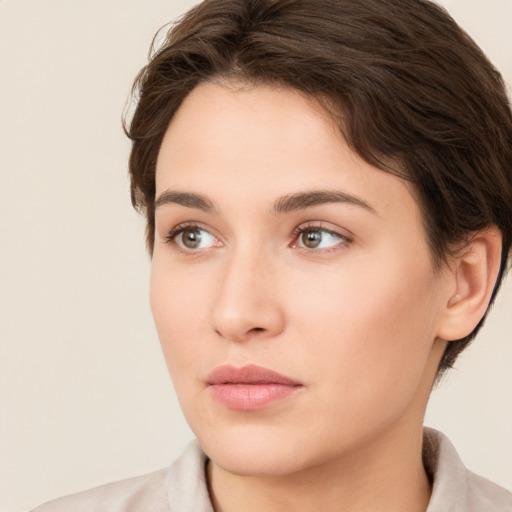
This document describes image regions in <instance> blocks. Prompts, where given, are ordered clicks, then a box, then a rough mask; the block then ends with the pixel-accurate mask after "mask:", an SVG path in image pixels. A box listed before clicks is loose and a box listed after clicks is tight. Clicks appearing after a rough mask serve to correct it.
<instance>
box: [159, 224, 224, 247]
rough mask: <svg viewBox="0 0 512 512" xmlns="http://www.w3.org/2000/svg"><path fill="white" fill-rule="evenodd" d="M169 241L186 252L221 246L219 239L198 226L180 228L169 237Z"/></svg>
mask: <svg viewBox="0 0 512 512" xmlns="http://www.w3.org/2000/svg"><path fill="white" fill-rule="evenodd" d="M168 241H169V242H173V243H175V244H177V245H178V246H179V247H180V248H181V249H184V250H186V251H194V250H200V249H209V248H211V247H215V246H216V245H218V244H219V241H218V240H217V238H215V237H214V236H213V235H212V234H211V233H209V232H208V231H206V230H205V229H202V228H200V227H198V226H187V227H183V228H178V229H176V230H174V231H173V232H172V233H171V234H170V235H169V236H168Z"/></svg>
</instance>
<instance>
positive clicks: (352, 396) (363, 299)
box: [290, 261, 435, 414]
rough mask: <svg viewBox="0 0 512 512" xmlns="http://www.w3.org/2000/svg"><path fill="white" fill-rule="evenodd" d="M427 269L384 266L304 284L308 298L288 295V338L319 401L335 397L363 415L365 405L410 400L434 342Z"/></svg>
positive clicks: (399, 404)
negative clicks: (291, 324)
mask: <svg viewBox="0 0 512 512" xmlns="http://www.w3.org/2000/svg"><path fill="white" fill-rule="evenodd" d="M372 268H373V270H372ZM429 268H430V267H429V265H428V264H425V265H420V266H419V267H418V268H416V266H413V267H410V266H409V267H408V265H407V264H405V263H404V262H403V261H401V262H397V263H396V264H395V265H391V264H389V261H388V264H386V265H382V266H379V265H375V264H374V265H373V267H369V266H368V267H366V268H365V270H364V271H359V272H357V271H355V269H347V271H340V272H338V273H333V275H332V276H327V277H326V278H325V279H317V280H314V279H313V280H311V279H309V280H308V282H309V287H308V288H307V289H308V293H306V294H302V295H301V296H298V295H297V294H296V293H295V295H294V297H295V299H294V302H293V304H292V305H291V306H290V309H291V310H293V311H294V319H295V323H296V327H295V328H296V329H297V331H298V332H297V333H296V337H297V338H298V339H302V340H304V341H305V342H306V343H307V347H305V354H304V357H308V359H307V360H308V361H309V362H310V365H311V367H314V368H316V369H317V370H316V372H315V373H316V376H317V377H318V382H317V384H318V385H319V386H322V385H324V384H325V387H324V388H323V393H325V397H326V399H327V397H330V399H331V400H332V394H333V393H337V394H339V397H340V398H339V402H340V403H341V402H343V403H344V404H345V405H346V406H347V408H350V409H351V410H352V411H356V410H359V411H360V412H361V414H366V413H367V412H368V410H366V411H365V404H366V405H367V406H368V408H369V409H373V410H374V411H376V410H379V409H380V408H390V407H392V408H393V407H394V408H400V407H403V406H405V405H406V402H407V401H408V400H410V399H411V398H412V395H413V393H414V392H415V390H416V388H417V387H418V385H419V382H420V380H421V377H422V374H423V371H424V368H425V366H426V364H427V360H428V357H429V354H430V349H431V346H432V343H433V341H434V332H435V329H434V325H435V315H434V314H433V310H432V307H431V304H432V302H433V300H432V289H431V287H432V283H431V278H430V271H429ZM309 277H310V278H311V276H309ZM312 282H313V283H315V284H314V286H312V285H311V283H312ZM303 284H306V283H303ZM297 285H298V283H297ZM304 289H306V288H304ZM292 337H293V336H292ZM390 391H393V392H392V393H390ZM335 400H337V401H338V399H336V397H335ZM391 402H393V403H391Z"/></svg>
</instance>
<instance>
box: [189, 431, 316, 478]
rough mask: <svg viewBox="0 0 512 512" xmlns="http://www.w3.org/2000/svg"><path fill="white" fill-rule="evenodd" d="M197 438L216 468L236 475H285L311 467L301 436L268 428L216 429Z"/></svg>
mask: <svg viewBox="0 0 512 512" xmlns="http://www.w3.org/2000/svg"><path fill="white" fill-rule="evenodd" d="M196 435H197V434H196ZM197 438H198V440H199V443H200V444H201V447H202V448H203V450H204V452H205V453H206V455H207V456H208V457H209V458H210V459H211V460H212V461H213V462H214V463H215V464H216V465H218V466H219V467H221V468H222V469H224V470H225V471H228V472H229V473H232V474H235V475H240V476H259V477H264V476H284V475H289V474H292V473H295V472H297V471H300V470H301V469H304V468H305V467H306V466H307V465H308V464H307V456H305V455H306V454H305V450H304V448H305V443H304V441H303V440H302V436H294V435H290V434H289V433H285V432H279V429H277V428H269V426H268V425H267V426H265V427H262V426H260V427H258V426H256V427H255V426H247V425H238V426H236V427H232V428H230V429H223V430H221V431H219V430H218V429H215V430H214V431H210V432H206V433H205V434H203V435H197Z"/></svg>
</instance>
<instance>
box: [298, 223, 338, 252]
mask: <svg viewBox="0 0 512 512" xmlns="http://www.w3.org/2000/svg"><path fill="white" fill-rule="evenodd" d="M345 241H346V238H345V237H344V236H342V235H339V234H338V233H333V232H332V231H328V230H326V229H320V228H307V229H302V230H301V231H299V233H298V236H297V238H296V246H298V247H302V248H304V249H313V250H314V249H329V248H331V247H335V246H336V245H339V244H341V243H343V242H345Z"/></svg>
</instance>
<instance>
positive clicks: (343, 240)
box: [291, 222, 353, 253]
mask: <svg viewBox="0 0 512 512" xmlns="http://www.w3.org/2000/svg"><path fill="white" fill-rule="evenodd" d="M307 231H316V232H320V233H327V234H329V235H332V236H334V237H336V238H339V239H340V242H339V243H338V244H336V245H335V246H333V247H328V248H325V249H319V250H315V249H308V248H306V247H298V246H297V244H298V240H299V237H300V235H302V234H303V233H305V232H307ZM292 238H293V242H292V243H291V247H295V248H297V249H300V250H303V251H307V252H309V253H333V252H337V251H339V250H341V249H342V248H344V247H347V246H348V245H350V244H351V243H352V242H353V239H352V238H351V237H349V236H347V235H344V234H342V233H340V232H339V231H336V230H333V229H328V228H326V227H325V226H324V225H323V224H322V223H321V222H307V223H306V224H301V225H300V226H297V227H296V228H295V230H294V231H293V233H292Z"/></svg>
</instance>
